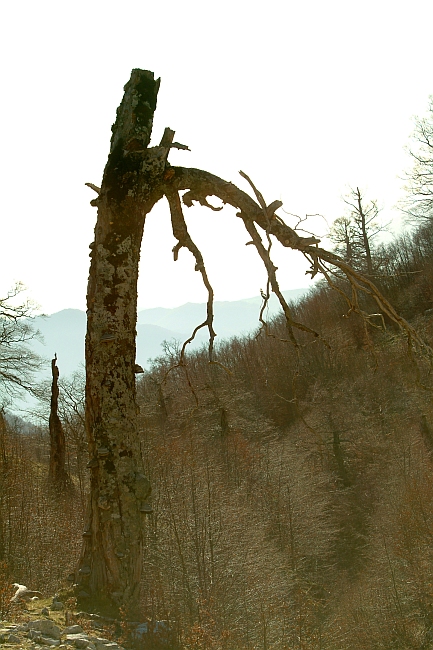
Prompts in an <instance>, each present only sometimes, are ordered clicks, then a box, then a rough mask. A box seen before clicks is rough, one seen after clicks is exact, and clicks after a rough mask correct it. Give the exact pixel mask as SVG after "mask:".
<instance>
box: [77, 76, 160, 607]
mask: <svg viewBox="0 0 433 650" xmlns="http://www.w3.org/2000/svg"><path fill="white" fill-rule="evenodd" d="M158 88H159V79H158V80H155V79H154V76H153V73H151V72H147V71H142V70H133V71H132V74H131V79H130V81H129V82H128V83H127V84H126V86H125V94H124V97H123V100H122V103H121V105H120V107H119V108H118V110H117V119H116V122H115V124H114V126H113V127H112V131H113V135H112V139H111V149H110V154H109V157H108V162H107V165H106V167H105V171H104V177H103V181H102V186H101V189H100V192H99V195H98V198H97V199H95V200H94V201H92V204H93V205H97V207H98V218H97V223H96V227H95V240H94V242H93V243H92V244H90V248H91V253H90V257H91V265H90V274H89V283H88V292H87V334H86V431H87V437H88V445H89V455H90V461H89V467H90V469H91V486H90V500H89V505H88V513H87V522H86V529H85V531H84V533H83V539H84V543H83V550H82V554H81V558H80V562H79V570H78V576H77V582H78V585H79V593H81V595H82V596H83V597H85V596H86V594H87V595H88V596H90V597H91V598H93V599H99V600H100V599H101V595H102V594H105V596H106V600H107V601H108V602H107V604H109V605H114V606H115V607H120V606H122V607H123V608H125V609H126V611H127V612H128V613H129V614H130V615H136V614H137V607H138V602H139V585H140V575H141V567H142V529H143V524H144V518H145V515H144V514H143V513H144V512H145V511H146V510H149V508H148V507H147V508H144V507H143V506H144V504H145V501H146V499H147V498H148V496H149V494H150V483H149V481H148V480H147V478H146V477H145V476H144V474H143V471H142V466H141V462H140V453H139V441H138V435H137V406H136V400H135V397H136V390H135V363H136V361H135V353H136V348H135V337H136V330H135V328H136V320H137V278H138V263H139V258H140V246H141V239H142V234H143V226H144V221H145V217H146V214H147V213H148V212H150V210H151V209H152V207H153V205H154V204H155V203H156V202H157V201H158V200H159V199H160V198H161V196H162V191H161V190H160V189H159V188H160V187H161V184H162V176H163V174H164V169H165V164H166V158H167V154H168V151H169V147H170V142H169V143H168V146H159V147H153V148H148V145H149V143H150V135H151V130H152V121H153V114H154V110H155V108H156V99H157V93H158ZM163 144H165V143H163ZM93 189H96V190H97V188H93Z"/></svg>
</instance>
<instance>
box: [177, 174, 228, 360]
mask: <svg viewBox="0 0 433 650" xmlns="http://www.w3.org/2000/svg"><path fill="white" fill-rule="evenodd" d="M165 195H166V197H167V200H168V203H169V206H170V213H171V223H172V227H173V235H174V236H175V238H176V239H177V240H178V243H177V244H176V246H175V247H174V248H173V255H174V259H175V261H176V260H177V257H178V253H179V250H180V249H181V248H183V247H184V248H187V249H188V250H189V251H190V252H191V253H192V254H193V255H194V258H195V261H196V264H195V270H196V271H200V273H201V276H202V278H203V284H204V285H205V287H206V289H207V292H208V300H207V317H206V320H205V321H203V323H201V324H200V325H198V326H197V327H196V328H195V330H194V331H193V333H192V335H191V336H190V338H189V339H187V340H186V341H185V342H184V344H183V346H182V350H181V353H180V363H183V360H184V356H185V349H186V347H187V345H189V343H191V342H192V341H193V340H194V338H195V335H196V334H197V332H198V331H199V330H200V329H201V328H203V327H207V328H208V331H209V361H213V343H214V339H215V337H216V333H215V330H214V328H213V318H214V314H213V299H214V292H213V289H212V286H211V284H210V282H209V279H208V276H207V272H206V268H205V265H204V261H203V256H202V254H201V252H200V250H199V249H198V247H197V246H196V245H195V243H194V242H193V240H192V239H191V237H190V234H189V233H188V229H187V226H186V223H185V219H184V216H183V212H182V204H181V202H180V198H179V194H178V193H177V192H176V191H175V190H173V189H172V188H170V187H167V188H166V191H165Z"/></svg>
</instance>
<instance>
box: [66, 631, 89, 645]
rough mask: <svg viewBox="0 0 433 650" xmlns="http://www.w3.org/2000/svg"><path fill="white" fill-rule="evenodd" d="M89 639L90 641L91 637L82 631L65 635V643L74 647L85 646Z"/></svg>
mask: <svg viewBox="0 0 433 650" xmlns="http://www.w3.org/2000/svg"><path fill="white" fill-rule="evenodd" d="M90 641H92V639H90V637H89V636H87V634H85V633H84V632H81V633H79V634H67V635H66V643H67V644H68V645H74V646H75V647H76V648H87V646H88V645H89V642H90Z"/></svg>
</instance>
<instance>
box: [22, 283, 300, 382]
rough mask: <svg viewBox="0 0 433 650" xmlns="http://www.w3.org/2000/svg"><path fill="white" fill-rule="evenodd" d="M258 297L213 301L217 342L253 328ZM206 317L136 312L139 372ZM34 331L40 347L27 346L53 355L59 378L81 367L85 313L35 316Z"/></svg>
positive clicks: (201, 337) (189, 311) (189, 307)
mask: <svg viewBox="0 0 433 650" xmlns="http://www.w3.org/2000/svg"><path fill="white" fill-rule="evenodd" d="M307 291H308V289H291V290H288V291H283V294H284V297H285V298H286V300H291V301H296V300H298V299H299V298H301V297H302V296H303V295H305V293H306V292H307ZM261 304H262V299H261V298H260V296H255V297H253V298H246V299H244V300H236V301H217V302H215V309H214V311H215V322H214V327H215V331H216V332H217V335H218V340H221V339H226V338H230V337H232V336H236V335H242V334H247V333H248V332H251V331H252V330H254V329H255V328H256V327H258V325H259V320H258V317H259V311H260V305H261ZM278 311H279V305H278V301H277V299H276V297H275V296H274V295H272V296H271V299H270V301H269V307H268V308H267V313H268V315H269V316H272V315H274V314H276V313H277V312H278ZM205 318H206V304H205V303H187V304H185V305H181V306H180V307H174V308H172V309H170V308H165V307H156V308H154V309H142V310H140V311H139V312H138V316H137V362H138V363H139V364H140V365H142V366H143V367H146V366H149V363H150V361H151V360H152V359H154V358H155V357H158V356H160V355H161V354H162V347H161V346H162V343H163V342H164V341H171V340H178V341H184V340H185V339H187V338H188V337H189V336H190V335H191V333H192V331H193V330H194V328H195V327H196V326H197V325H198V324H200V323H202V322H203V321H204V320H205ZM34 324H35V327H36V328H37V329H38V330H39V331H40V332H41V334H42V336H43V338H44V343H41V342H39V341H33V343H32V347H33V349H34V350H35V352H37V353H38V354H40V355H41V356H43V357H47V358H48V359H51V358H53V356H54V353H57V357H58V366H59V369H60V372H61V374H62V376H66V375H69V374H71V373H73V372H74V371H76V370H77V369H79V367H80V365H83V364H84V337H85V333H86V314H85V312H83V311H81V310H79V309H63V310H62V311H59V312H56V313H54V314H51V315H50V316H38V317H37V318H36V319H35V321H34ZM207 339H208V334H207V331H205V330H204V329H203V330H202V331H200V332H199V333H198V335H197V337H196V341H195V342H194V345H193V347H198V346H200V345H202V344H203V343H204V342H205V341H206V340H207ZM50 373H51V366H50V364H49V363H47V370H46V372H44V373H43V376H44V378H47V377H49V376H50Z"/></svg>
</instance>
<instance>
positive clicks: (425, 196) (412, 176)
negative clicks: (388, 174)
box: [402, 96, 433, 222]
mask: <svg viewBox="0 0 433 650" xmlns="http://www.w3.org/2000/svg"><path fill="white" fill-rule="evenodd" d="M412 139H413V143H414V144H413V146H412V147H410V148H409V153H410V155H411V156H412V159H413V166H412V169H411V170H410V171H409V172H408V173H407V174H406V190H407V192H408V196H407V197H406V198H405V199H404V200H403V202H402V209H403V211H404V212H405V214H406V216H407V219H408V221H409V222H418V221H420V220H421V221H430V220H431V219H432V218H433V96H431V97H430V101H429V107H428V114H427V116H426V117H417V118H416V119H415V130H414V133H413V136H412Z"/></svg>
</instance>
